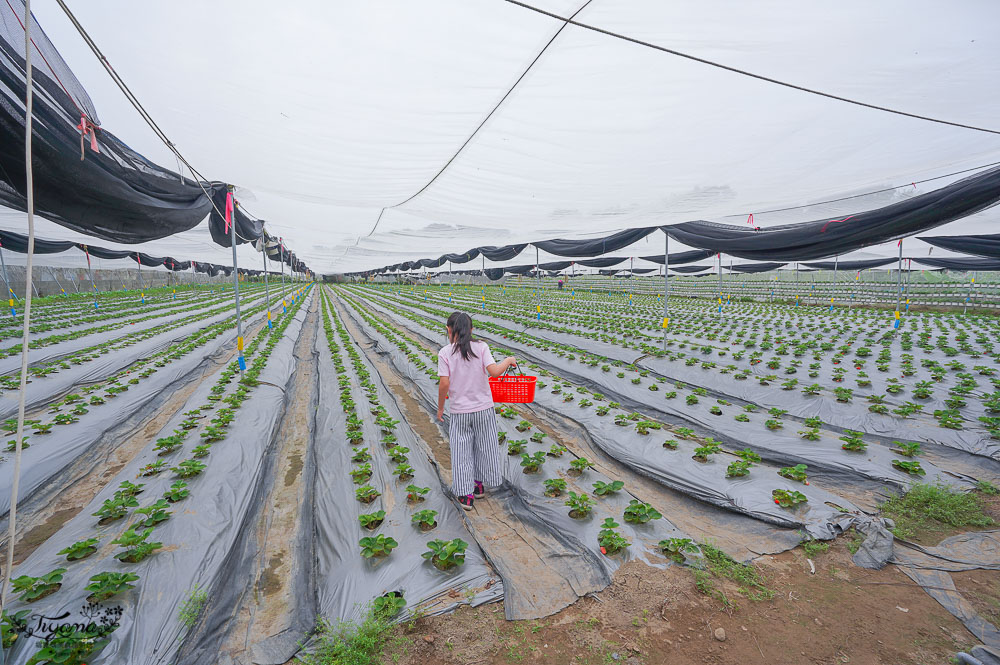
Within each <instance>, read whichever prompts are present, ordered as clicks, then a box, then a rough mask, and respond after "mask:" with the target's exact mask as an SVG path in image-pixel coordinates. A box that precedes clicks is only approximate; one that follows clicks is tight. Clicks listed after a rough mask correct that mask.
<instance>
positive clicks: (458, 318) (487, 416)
mask: <svg viewBox="0 0 1000 665" xmlns="http://www.w3.org/2000/svg"><path fill="white" fill-rule="evenodd" d="M447 330H448V341H449V342H450V344H448V346H446V347H444V348H443V349H441V351H440V352H438V376H439V377H441V381H440V384H439V386H438V410H437V417H438V420H439V421H441V422H444V402H445V399H449V398H450V404H451V408H450V409H449V412H450V414H451V420H450V422H449V424H448V442H449V444H450V447H451V488H452V491H453V492H454V493H455V496H456V497H458V502H459V503H460V504H461V505H462V507H463V508H465V509H466V510H472V504H473V502H474V500H475V499H481V498H482V497H483V495H484V494H485V493H486V487H487V486H488V487H499V486H500V485H501V484H502V483H503V480H504V461H503V455H502V453H501V450H500V441H499V439H498V436H497V432H498V429H497V415H496V413H495V412H494V411H493V394H492V393H491V392H490V383H489V377H491V376H500V375H501V374H503V373H504V372H506V371H507V368H509V367H514V366H516V365H517V363H516V362H515V361H514V358H504V359H503V361H501V362H496V361H495V360H494V359H493V354H492V353H490V347H489V346H487V345H486V342H483V341H482V340H478V339H473V338H472V319H471V318H470V317H469V315H468V314H465V313H463V312H455V313H453V314H452V315H451V316H449V317H448V323H447Z"/></svg>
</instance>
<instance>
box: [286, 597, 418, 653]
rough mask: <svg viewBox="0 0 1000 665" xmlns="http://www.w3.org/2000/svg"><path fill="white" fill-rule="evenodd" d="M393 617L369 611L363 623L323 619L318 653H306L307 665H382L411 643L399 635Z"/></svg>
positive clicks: (319, 627) (318, 635)
mask: <svg viewBox="0 0 1000 665" xmlns="http://www.w3.org/2000/svg"><path fill="white" fill-rule="evenodd" d="M390 619H391V617H389V616H386V615H385V614H384V613H379V612H375V611H374V610H372V609H369V610H368V612H367V614H366V615H365V617H364V619H362V621H361V623H359V624H356V623H354V622H350V621H347V622H337V623H334V622H331V621H327V620H326V619H320V621H319V625H318V626H317V633H316V638H317V645H316V650H315V652H314V653H311V654H302V655H301V656H300V657H299V658H300V660H301V661H302V663H304V665H382V663H383V662H385V661H384V658H385V657H386V656H388V657H390V658H392V660H394V661H395V660H398V657H395V656H393V654H397V655H398V654H399V652H401V651H404V650H405V649H406V648H407V647H408V645H409V642H410V641H409V640H408V639H407V638H405V637H403V636H402V635H400V634H399V633H398V632H397V626H396V625H395V624H394V623H392V622H391V620H390Z"/></svg>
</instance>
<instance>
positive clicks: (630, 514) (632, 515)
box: [625, 499, 663, 524]
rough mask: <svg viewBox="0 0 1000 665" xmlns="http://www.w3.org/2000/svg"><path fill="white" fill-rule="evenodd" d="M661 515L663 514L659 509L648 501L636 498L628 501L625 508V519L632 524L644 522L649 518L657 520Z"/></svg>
mask: <svg viewBox="0 0 1000 665" xmlns="http://www.w3.org/2000/svg"><path fill="white" fill-rule="evenodd" d="M661 517H663V515H661V514H660V513H659V511H657V510H656V509H655V508H653V507H652V506H651V505H649V504H648V503H643V502H642V501H639V500H638V499H632V500H631V501H629V502H628V507H627V508H626V509H625V521H626V522H631V523H633V524H645V523H646V522H649V521H650V520H658V519H660V518H661Z"/></svg>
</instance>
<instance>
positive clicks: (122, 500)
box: [94, 494, 139, 524]
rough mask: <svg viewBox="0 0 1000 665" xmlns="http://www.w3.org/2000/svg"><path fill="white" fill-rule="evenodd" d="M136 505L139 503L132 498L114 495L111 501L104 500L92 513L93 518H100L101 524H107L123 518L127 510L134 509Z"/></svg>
mask: <svg viewBox="0 0 1000 665" xmlns="http://www.w3.org/2000/svg"><path fill="white" fill-rule="evenodd" d="M138 505H139V502H138V501H136V499H135V497H134V496H124V495H119V494H116V495H115V497H114V498H113V499H105V500H104V504H103V505H102V506H101V507H100V508H99V509H98V510H97V512H96V513H94V517H100V518H101V519H100V523H101V524H108V523H109V522H114V521H115V520H120V519H121V518H123V517H125V516H126V515H127V514H128V509H129V508H135V507H137V506H138Z"/></svg>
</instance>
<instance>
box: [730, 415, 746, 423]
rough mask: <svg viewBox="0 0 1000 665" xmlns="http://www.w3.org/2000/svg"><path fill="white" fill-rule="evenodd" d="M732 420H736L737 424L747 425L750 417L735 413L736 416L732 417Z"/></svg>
mask: <svg viewBox="0 0 1000 665" xmlns="http://www.w3.org/2000/svg"><path fill="white" fill-rule="evenodd" d="M733 420H736V421H737V422H741V423H748V422H750V416H748V415H747V414H745V413H737V414H736V416H734V418H733Z"/></svg>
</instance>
